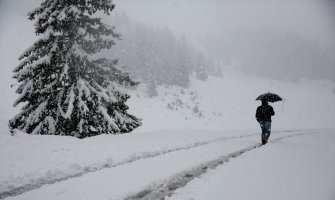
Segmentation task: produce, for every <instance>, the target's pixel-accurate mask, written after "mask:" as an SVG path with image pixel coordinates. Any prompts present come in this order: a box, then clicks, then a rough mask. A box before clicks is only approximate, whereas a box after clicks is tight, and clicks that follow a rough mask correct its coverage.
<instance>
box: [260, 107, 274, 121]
mask: <svg viewBox="0 0 335 200" xmlns="http://www.w3.org/2000/svg"><path fill="white" fill-rule="evenodd" d="M273 115H275V112H274V111H273V108H272V106H270V105H267V104H266V105H264V104H263V105H261V106H259V107H258V108H257V110H256V119H257V121H258V122H260V121H270V122H271V116H273Z"/></svg>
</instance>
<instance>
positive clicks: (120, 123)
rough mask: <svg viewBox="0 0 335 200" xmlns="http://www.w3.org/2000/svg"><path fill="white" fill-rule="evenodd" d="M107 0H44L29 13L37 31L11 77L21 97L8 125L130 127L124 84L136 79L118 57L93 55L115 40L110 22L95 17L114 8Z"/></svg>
mask: <svg viewBox="0 0 335 200" xmlns="http://www.w3.org/2000/svg"><path fill="white" fill-rule="evenodd" d="M113 8H114V4H113V2H112V0H99V1H92V0H52V1H51V0H44V1H43V2H42V3H41V5H40V7H38V8H37V9H35V10H34V11H32V12H31V13H29V19H30V20H35V21H36V23H35V32H36V34H37V35H40V38H39V39H38V41H36V42H35V43H34V44H33V45H32V46H31V47H30V48H29V49H27V50H26V51H25V52H24V53H23V54H22V55H21V56H20V57H19V59H20V60H21V61H22V62H21V63H20V64H19V66H17V67H16V68H15V69H14V78H16V79H17V81H18V82H19V83H20V85H19V87H18V89H17V91H16V92H17V93H18V94H20V96H19V98H18V99H17V100H16V101H15V103H14V105H15V106H16V105H18V104H19V103H25V105H24V106H23V107H22V110H21V112H20V113H19V114H17V115H16V116H15V117H14V118H13V119H11V120H10V122H9V126H10V128H11V129H12V130H13V129H19V130H22V131H24V132H27V133H29V134H42V135H44V134H49V135H51V134H52V135H71V136H75V137H79V138H84V137H88V136H92V135H98V134H117V133H126V132H130V131H132V130H133V129H134V128H136V127H138V126H140V125H141V121H140V120H139V119H138V118H136V117H135V116H132V115H130V114H128V113H127V109H128V107H127V105H125V102H126V100H127V99H128V98H129V97H130V96H129V95H128V94H127V93H126V92H125V91H124V90H123V89H122V86H124V85H136V84H137V82H135V81H133V80H131V78H130V77H129V74H128V73H126V72H124V71H123V70H121V69H120V68H118V67H117V60H108V59H105V58H96V57H94V55H95V54H96V53H98V52H99V51H101V50H103V49H107V48H111V46H112V45H114V44H115V42H114V40H113V39H115V38H119V34H117V33H115V31H114V27H111V26H108V25H106V24H104V23H102V22H101V19H100V18H97V17H94V14H96V13H97V12H99V11H103V12H104V13H105V14H107V15H109V13H110V12H111V11H112V10H113Z"/></svg>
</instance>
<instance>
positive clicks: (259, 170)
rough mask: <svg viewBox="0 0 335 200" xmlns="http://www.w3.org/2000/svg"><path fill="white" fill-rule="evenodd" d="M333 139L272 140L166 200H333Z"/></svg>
mask: <svg viewBox="0 0 335 200" xmlns="http://www.w3.org/2000/svg"><path fill="white" fill-rule="evenodd" d="M334 169H335V135H334V132H323V133H318V132H314V133H313V134H304V135H301V136H299V137H290V138H287V139H283V140H280V141H277V142H271V143H270V145H266V146H264V147H262V148H259V149H255V150H254V151H250V152H247V153H245V154H244V155H241V156H240V157H238V158H236V159H232V160H231V161H230V162H228V163H226V164H224V165H221V166H219V167H217V168H216V169H213V170H210V171H209V172H208V173H207V174H205V175H203V176H201V177H199V178H197V179H194V180H192V181H191V182H189V183H188V184H187V185H186V187H183V188H181V189H179V190H177V191H176V193H175V194H174V195H173V196H172V197H171V198H167V199H170V200H172V199H174V200H177V199H180V200H184V199H235V200H239V199H268V200H275V199H278V200H279V199H304V200H308V199H311V200H313V199H329V200H331V199H334V198H335V179H334V177H335V170H334Z"/></svg>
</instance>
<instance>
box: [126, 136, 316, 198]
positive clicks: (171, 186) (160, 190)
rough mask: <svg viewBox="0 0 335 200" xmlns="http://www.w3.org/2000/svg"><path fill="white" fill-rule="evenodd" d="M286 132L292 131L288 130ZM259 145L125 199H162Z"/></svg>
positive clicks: (219, 159) (191, 170)
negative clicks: (209, 170)
mask: <svg viewBox="0 0 335 200" xmlns="http://www.w3.org/2000/svg"><path fill="white" fill-rule="evenodd" d="M288 132H289V133H292V132H290V131H288ZM277 133H278V132H277ZM321 133H322V132H320V130H319V132H317V133H315V132H309V131H301V132H296V133H294V134H290V135H286V136H282V137H278V138H275V139H273V140H271V141H270V143H274V142H278V141H280V140H283V139H286V138H290V137H296V136H301V135H309V134H321ZM261 146H262V144H260V143H259V144H254V145H252V146H249V147H247V148H244V149H241V150H238V151H235V152H233V153H230V154H228V155H223V156H220V157H218V158H217V159H214V160H212V161H209V162H206V163H203V164H200V165H198V166H196V167H194V168H192V169H190V170H185V171H183V172H181V173H178V174H176V175H175V176H173V177H172V178H170V179H169V180H166V181H164V182H163V183H161V184H158V185H157V184H156V185H154V186H150V187H148V188H146V189H144V190H142V191H140V192H138V193H136V194H134V195H131V196H128V197H127V198H126V200H151V199H162V200H164V198H165V197H166V196H171V195H172V194H173V193H174V192H175V191H176V190H177V189H179V188H182V187H184V186H185V185H186V184H187V183H188V182H190V181H192V180H193V179H194V178H197V177H200V176H202V175H204V174H205V173H206V172H207V170H208V169H215V168H217V167H218V166H219V165H223V164H224V163H226V162H229V160H230V159H233V158H236V157H238V156H241V155H242V154H244V153H246V152H249V151H251V150H254V149H257V148H259V147H261Z"/></svg>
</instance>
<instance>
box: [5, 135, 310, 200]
mask: <svg viewBox="0 0 335 200" xmlns="http://www.w3.org/2000/svg"><path fill="white" fill-rule="evenodd" d="M300 131H302V130H286V131H279V132H273V133H275V134H289V133H294V132H300ZM305 132H306V131H305ZM253 136H259V133H253V134H247V135H240V136H229V137H227V136H225V137H218V138H215V139H210V140H204V141H200V142H196V143H194V144H188V145H183V146H179V147H174V148H170V149H163V150H159V151H154V152H148V153H143V154H140V155H132V156H130V157H129V158H127V159H125V160H124V161H122V162H118V163H115V164H111V163H110V162H107V161H106V163H104V164H101V165H100V166H93V167H92V166H91V167H85V169H84V170H83V171H81V172H78V173H75V174H72V175H68V176H64V177H59V178H54V179H43V178H40V179H39V180H38V181H37V182H35V183H31V184H25V185H22V186H20V187H16V188H13V189H11V190H8V191H4V192H1V193H0V199H3V198H6V197H10V196H17V195H20V194H23V193H25V192H29V191H32V190H36V189H38V188H40V187H42V186H43V185H47V184H55V183H57V182H61V181H66V180H69V179H73V178H77V177H81V176H83V175H85V174H88V173H94V172H97V171H100V170H103V169H108V168H114V167H117V166H120V165H126V164H129V163H133V162H136V161H139V160H143V159H148V158H153V157H157V156H161V155H164V154H168V153H172V152H177V151H181V150H189V149H192V148H196V147H200V146H204V145H209V144H212V143H216V142H222V141H227V140H234V139H242V138H247V137H253ZM144 193H146V192H144ZM140 196H141V195H140Z"/></svg>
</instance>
